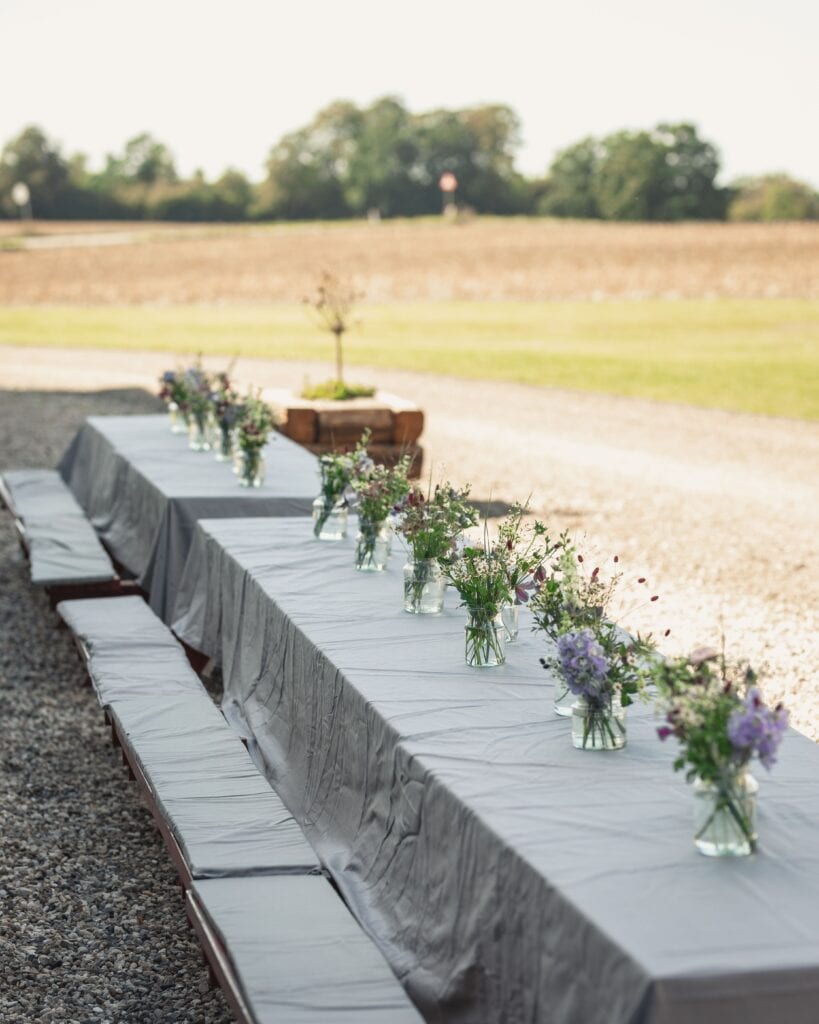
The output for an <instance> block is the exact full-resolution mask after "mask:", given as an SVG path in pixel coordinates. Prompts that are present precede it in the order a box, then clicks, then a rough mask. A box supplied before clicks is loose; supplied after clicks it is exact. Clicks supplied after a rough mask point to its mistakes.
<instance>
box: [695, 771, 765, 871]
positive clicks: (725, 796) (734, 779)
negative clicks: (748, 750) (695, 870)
mask: <svg viewBox="0 0 819 1024" xmlns="http://www.w3.org/2000/svg"><path fill="white" fill-rule="evenodd" d="M758 791H759V783H758V782H757V781H756V779H755V778H754V777H753V775H751V773H750V772H749V771H746V770H744V769H740V770H739V771H734V772H729V773H728V774H727V775H726V776H725V778H724V779H722V780H720V781H719V782H705V781H704V780H703V779H700V778H696V779H695V780H694V845H695V846H696V847H697V849H698V850H699V851H700V853H703V854H705V856H706V857H747V856H748V854H750V853H753V852H754V850H755V849H756V844H757V837H756V795H757V792H758Z"/></svg>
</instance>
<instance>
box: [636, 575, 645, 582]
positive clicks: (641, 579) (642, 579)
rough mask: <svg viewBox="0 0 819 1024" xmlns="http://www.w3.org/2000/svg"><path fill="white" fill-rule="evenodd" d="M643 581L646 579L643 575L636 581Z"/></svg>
mask: <svg viewBox="0 0 819 1024" xmlns="http://www.w3.org/2000/svg"><path fill="white" fill-rule="evenodd" d="M645 581H646V578H645V576H641V577H640V578H639V579H638V580H637V582H638V583H645Z"/></svg>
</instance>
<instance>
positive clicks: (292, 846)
mask: <svg viewBox="0 0 819 1024" xmlns="http://www.w3.org/2000/svg"><path fill="white" fill-rule="evenodd" d="M57 611H58V613H59V614H60V616H61V617H62V619H63V620H64V621H65V623H66V624H67V625H68V627H69V628H70V629H71V631H72V633H73V634H74V636H75V639H76V641H77V646H78V648H79V650H80V652H81V654H82V656H83V660H84V661H85V664H86V668H87V671H88V674H89V677H90V679H91V681H92V684H93V686H94V689H95V690H96V693H97V696H98V698H99V701H100V703H101V705H102V706H103V707H104V708H105V710H106V717H107V719H108V721H109V723H110V725H111V728H112V732H113V738H114V741H115V743H117V744H118V745H119V746H120V747H121V748H122V753H123V760H124V762H125V763H126V764H127V766H128V768H129V769H130V772H131V775H132V777H133V778H134V779H135V780H136V781H137V783H138V785H139V789H140V791H141V794H142V796H143V799H144V800H145V802H146V803H147V805H148V807H149V808H150V810H151V813H152V814H153V816H154V819H155V821H156V823H157V826H158V828H159V831H160V833H161V834H162V836H163V839H164V840H165V843H166V845H167V847H168V851H169V853H170V855H171V858H172V860H173V862H174V864H175V866H176V868H177V871H178V873H179V877H180V881H181V882H182V885H183V886H185V887H187V886H189V885H190V883H191V881H192V879H196V878H210V877H222V876H231V875H256V874H273V875H275V874H310V873H319V872H320V871H321V865H320V863H319V860H318V858H317V857H316V855H315V853H314V852H313V850H312V849H311V847H310V846H309V844H308V843H307V841H306V839H305V838H304V835H303V834H302V831H301V829H300V828H299V826H298V825H297V824H296V822H295V821H294V819H293V818H292V816H291V815H290V814H289V813H288V811H287V809H286V808H285V806H284V804H283V803H282V802H281V800H280V799H279V797H278V796H277V795H276V793H275V792H274V790H273V789H272V788H271V787H270V784H269V783H268V782H267V780H266V779H265V778H264V776H262V775H261V773H260V772H259V771H258V769H257V768H256V766H255V765H254V763H253V761H252V760H251V758H250V755H249V754H248V752H247V750H246V749H245V747H244V746H243V744H242V743H241V741H240V740H239V738H238V737H237V736H236V734H235V733H234V732H233V730H232V729H231V728H230V726H229V725H228V724H227V722H226V721H225V719H224V717H223V716H222V714H221V712H220V711H219V709H218V708H217V707H216V705H215V704H214V703H213V701H212V699H211V698H210V696H209V695H208V693H207V691H206V690H205V688H204V687H203V686H202V683H201V681H200V680H199V678H198V677H197V675H196V674H195V673H194V672H193V670H192V669H191V667H190V665H189V664H188V661H187V658H186V656H185V654H184V652H183V650H182V648H181V646H180V645H179V644H178V642H177V641H176V640H175V638H174V637H173V635H172V633H171V632H170V630H169V629H168V628H167V627H166V626H165V625H164V624H163V623H162V622H161V621H160V620H159V619H158V618H157V617H156V615H154V613H153V612H152V611H151V609H150V608H149V607H148V606H147V605H146V604H145V602H144V601H142V600H141V599H140V598H137V597H123V598H120V599H118V600H116V601H111V600H109V599H107V598H92V599H88V600H78V601H65V602H62V603H61V604H59V605H58V607H57Z"/></svg>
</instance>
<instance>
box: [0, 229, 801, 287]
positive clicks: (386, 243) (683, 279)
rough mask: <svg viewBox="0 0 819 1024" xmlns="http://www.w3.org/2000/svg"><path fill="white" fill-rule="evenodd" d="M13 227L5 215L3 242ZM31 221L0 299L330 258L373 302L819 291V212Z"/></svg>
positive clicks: (293, 278) (268, 283) (282, 279)
mask: <svg viewBox="0 0 819 1024" xmlns="http://www.w3.org/2000/svg"><path fill="white" fill-rule="evenodd" d="M17 230H18V229H17V227H16V226H15V225H13V224H12V223H10V222H8V223H6V224H5V225H2V231H0V236H2V237H3V238H4V240H5V244H6V246H8V245H9V244H10V239H11V238H12V236H13V235H14V232H15V231H17ZM36 230H37V231H38V234H37V235H36V236H33V237H28V238H23V239H21V240H20V243H21V244H22V246H24V247H23V248H19V249H14V250H10V251H2V250H0V303H2V304H15V305H17V304H20V305H30V304H40V303H49V304H51V303H55V304H66V303H76V304H82V305H99V304H129V303H171V304H177V303H224V302H237V303H256V302H260V303H261V302H265V303H266V302H276V301H293V300H297V299H299V298H300V297H301V296H302V295H303V294H304V293H305V292H306V291H307V290H309V289H310V287H311V285H313V284H314V282H315V279H316V275H317V271H318V269H319V268H321V267H325V266H326V267H328V268H331V269H341V270H343V271H345V272H347V273H350V274H352V275H354V277H355V278H356V280H357V282H358V283H359V285H360V286H361V288H362V290H363V291H364V292H365V293H366V296H367V299H368V300H369V301H371V302H385V301H387V302H388V301H394V300H410V301H413V300H439V299H440V300H448V299H511V300H533V299H535V300H536V299H597V298H600V299H603V298H649V297H651V298H700V297H705V298H710V297H731V298H769V297H771V298H772V297H800V298H814V297H819V223H814V224H807V223H806V224H768V225H740V224H681V225H646V224H603V223H593V222H573V221H547V220H527V219H496V218H486V219H481V218H478V219H476V220H473V221H470V222H468V223H464V224H448V223H443V222H440V221H434V220H421V221H414V222H411V221H389V222H382V223H377V224H368V223H363V222H345V223H338V224H304V225H273V226H256V227H246V226H242V227H235V228H231V227H219V226H217V227H213V226H211V227H185V226H179V225H146V224H140V225H129V224H93V225H92V224H81V225H68V224H60V225H53V226H49V225H38V226H37V227H36ZM14 244H17V243H16V242H15V243H14ZM29 246H30V248H29Z"/></svg>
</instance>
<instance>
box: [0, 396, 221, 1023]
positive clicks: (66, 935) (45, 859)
mask: <svg viewBox="0 0 819 1024" xmlns="http://www.w3.org/2000/svg"><path fill="white" fill-rule="evenodd" d="M154 408H155V406H154V403H153V401H152V400H151V399H150V398H149V397H148V396H147V395H146V394H145V393H144V392H127V391H125V392H107V393H105V392H104V393H101V394H95V395H73V394H61V395H53V394H52V395H48V396H45V395H42V394H36V393H28V394H13V393H9V392H0V468H2V467H9V466H53V465H54V463H55V462H56V460H57V458H58V457H59V455H60V453H61V452H62V450H63V448H64V447H65V445H66V443H67V441H68V440H69V439H70V437H71V436H72V434H73V433H74V431H75V430H76V429H77V427H79V425H80V423H81V422H82V420H83V418H84V417H85V416H87V415H90V414H100V413H129V412H134V413H136V412H149V411H152V410H153V409H154ZM0 580H2V587H0V760H1V761H2V772H0V906H2V915H3V919H2V927H0V1022H3V1024H35V1022H37V1024H46V1022H53V1024H103V1022H108V1024H129V1022H134V1024H149V1022H150V1024H160V1022H161V1024H187V1022H189V1024H227V1022H229V1021H231V1020H232V1019H233V1018H232V1016H231V1014H230V1012H229V1010H228V1008H227V1004H226V1003H225V1001H224V999H223V997H222V995H221V992H220V991H219V990H218V989H216V990H211V989H209V987H208V984H207V971H206V968H205V966H204V964H203V962H202V957H201V954H200V951H199V946H198V943H197V941H196V938H195V936H194V934H193V933H192V932H191V931H189V929H188V927H187V923H186V917H185V912H184V907H183V903H182V900H181V898H180V889H179V887H178V884H177V882H176V873H175V871H174V870H173V868H172V867H171V862H170V860H169V858H168V856H167V854H166V852H165V848H164V846H163V844H162V841H161V839H160V837H159V833H158V832H156V831H155V829H154V827H153V824H152V819H151V817H150V814H149V812H148V811H147V810H146V809H145V808H144V807H143V806H142V805H141V803H140V801H139V797H138V794H137V791H136V789H135V787H134V785H133V783H130V782H128V778H127V773H126V772H125V770H124V769H123V768H122V767H121V764H120V761H119V757H118V755H117V754H116V753H115V752H114V750H113V748H112V747H111V746H110V743H109V741H108V732H107V729H106V728H105V726H104V723H103V719H102V712H101V711H100V708H99V706H98V704H97V702H96V700H95V699H94V696H93V694H92V691H91V690H90V689H87V688H85V687H84V686H83V681H84V675H83V672H82V669H81V668H80V664H79V661H78V659H77V656H76V654H75V652H74V647H73V645H72V643H71V640H70V637H69V635H68V633H67V632H66V631H58V629H57V626H56V616H55V615H54V613H53V612H52V611H51V610H50V608H49V606H48V602H47V601H46V599H45V597H44V595H43V594H41V593H39V592H36V591H34V590H33V589H32V587H31V586H30V584H29V582H28V575H27V568H26V565H25V563H24V562H23V560H22V557H21V555H20V553H19V549H18V547H17V543H16V539H15V536H14V533H13V530H12V528H11V521H10V518H9V516H8V515H7V514H6V513H5V512H0Z"/></svg>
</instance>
